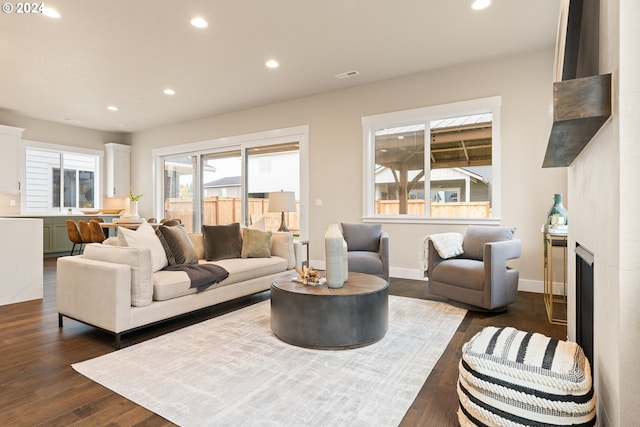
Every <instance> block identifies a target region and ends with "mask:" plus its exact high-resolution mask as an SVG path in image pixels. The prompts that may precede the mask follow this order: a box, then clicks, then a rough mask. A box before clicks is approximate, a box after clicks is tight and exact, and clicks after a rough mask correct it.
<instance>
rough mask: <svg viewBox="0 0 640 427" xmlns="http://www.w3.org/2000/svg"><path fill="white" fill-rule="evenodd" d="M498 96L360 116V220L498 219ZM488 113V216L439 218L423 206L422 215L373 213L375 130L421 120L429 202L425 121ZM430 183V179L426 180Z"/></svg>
mask: <svg viewBox="0 0 640 427" xmlns="http://www.w3.org/2000/svg"><path fill="white" fill-rule="evenodd" d="M501 105H502V97H501V96H491V97H486V98H477V99H472V100H467V101H460V102H452V103H447V104H440V105H433V106H428V107H422V108H415V109H410V110H402V111H395V112H390V113H382V114H376V115H371V116H365V117H362V137H363V156H362V157H363V168H362V169H363V179H362V183H363V187H362V221H363V222H385V223H402V224H467V225H472V224H474V225H482V224H485V225H494V224H500V221H501V193H502V191H501V162H500V151H501V150H500V147H501V135H500V129H501V125H500V120H501V118H500V109H501ZM480 113H492V115H493V117H492V124H491V132H492V142H491V144H492V147H491V153H492V161H491V166H492V173H493V181H492V198H491V209H492V216H491V218H462V217H461V218H442V217H430V216H428V215H429V213H428V212H429V210H428V209H426V206H425V215H424V216H418V215H406V214H405V215H379V214H376V213H375V170H376V164H375V133H376V131H377V130H379V129H381V128H387V127H398V126H406V125H410V124H411V125H414V124H420V123H424V125H425V204H427V203H428V202H429V198H428V197H426V194H429V193H430V189H431V185H430V184H429V192H427V180H426V177H427V176H430V168H429V167H428V165H429V164H430V162H429V159H428V156H429V152H430V144H429V141H428V140H429V138H426V135H427V133H426V132H427V130H428V129H429V122H430V121H432V120H439V119H445V118H449V117H460V116H466V115H473V114H480ZM429 182H430V181H429Z"/></svg>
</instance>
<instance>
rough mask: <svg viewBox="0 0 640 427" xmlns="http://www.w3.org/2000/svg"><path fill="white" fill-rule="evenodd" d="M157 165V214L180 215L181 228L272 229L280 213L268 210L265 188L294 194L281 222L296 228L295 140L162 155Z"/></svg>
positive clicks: (297, 159) (297, 165)
mask: <svg viewBox="0 0 640 427" xmlns="http://www.w3.org/2000/svg"><path fill="white" fill-rule="evenodd" d="M162 165H163V170H164V176H163V191H162V192H163V197H164V200H163V212H162V217H163V218H171V219H180V220H181V221H182V223H183V224H184V227H185V229H186V230H187V231H190V232H191V231H199V230H200V227H201V225H202V224H207V225H216V224H229V223H232V222H239V223H241V224H244V225H255V226H256V227H260V228H262V227H264V229H265V230H269V231H275V230H277V229H278V227H279V226H280V219H281V212H270V211H269V193H271V192H276V191H282V190H284V191H289V192H293V193H294V195H295V199H296V204H295V210H292V211H291V212H285V221H286V224H287V226H288V228H289V230H290V231H291V232H293V233H294V234H296V235H298V234H299V233H300V204H299V200H300V144H299V143H298V142H297V141H294V142H291V143H279V144H270V145H268V144H256V143H254V144H252V145H249V144H247V146H242V145H240V146H238V147H234V148H228V147H227V148H224V149H210V150H202V151H198V152H193V153H188V154H178V155H169V156H163V157H162ZM158 219H160V218H158Z"/></svg>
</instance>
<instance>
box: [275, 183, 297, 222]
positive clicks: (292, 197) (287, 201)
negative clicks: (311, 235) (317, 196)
mask: <svg viewBox="0 0 640 427" xmlns="http://www.w3.org/2000/svg"><path fill="white" fill-rule="evenodd" d="M295 211H296V193H295V192H293V191H276V192H273V193H269V212H280V228H278V231H289V229H288V228H287V224H286V222H285V220H284V213H285V212H295Z"/></svg>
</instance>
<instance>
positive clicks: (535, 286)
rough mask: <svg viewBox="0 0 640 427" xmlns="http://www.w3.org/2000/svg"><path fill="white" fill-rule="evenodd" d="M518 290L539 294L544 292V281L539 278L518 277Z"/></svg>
mask: <svg viewBox="0 0 640 427" xmlns="http://www.w3.org/2000/svg"><path fill="white" fill-rule="evenodd" d="M518 290H519V291H522V292H536V293H538V294H541V293H543V292H544V283H543V282H542V281H540V280H527V279H520V281H518Z"/></svg>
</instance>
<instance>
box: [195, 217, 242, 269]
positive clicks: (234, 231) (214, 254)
mask: <svg viewBox="0 0 640 427" xmlns="http://www.w3.org/2000/svg"><path fill="white" fill-rule="evenodd" d="M202 242H203V244H204V257H205V259H206V260H207V261H216V260H220V259H229V258H240V257H241V256H242V235H241V234H240V224H239V223H237V222H234V223H233V224H228V225H203V226H202Z"/></svg>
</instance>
